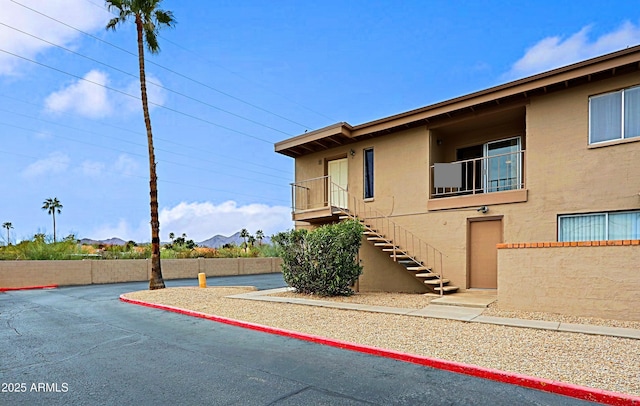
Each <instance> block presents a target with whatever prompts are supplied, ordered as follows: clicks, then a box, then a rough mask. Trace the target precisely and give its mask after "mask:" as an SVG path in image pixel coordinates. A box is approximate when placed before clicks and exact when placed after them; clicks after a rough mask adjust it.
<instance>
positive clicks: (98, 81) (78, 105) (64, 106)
mask: <svg viewBox="0 0 640 406" xmlns="http://www.w3.org/2000/svg"><path fill="white" fill-rule="evenodd" d="M84 79H85V80H77V81H76V82H74V83H72V84H71V85H69V86H67V87H66V88H64V89H62V90H59V91H57V92H54V93H52V94H50V95H49V96H48V97H47V98H46V100H45V107H46V109H47V111H49V112H54V113H60V112H66V111H72V112H75V113H78V114H80V115H82V116H86V117H91V118H101V117H106V116H108V115H110V114H111V112H112V110H113V109H112V107H111V102H110V101H109V98H108V95H107V92H108V90H107V89H106V88H105V87H103V86H105V85H107V83H108V77H107V74H106V73H104V72H100V71H98V70H92V71H90V72H89V73H87V74H86V75H85V76H84Z"/></svg>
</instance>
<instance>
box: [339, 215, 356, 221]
mask: <svg viewBox="0 0 640 406" xmlns="http://www.w3.org/2000/svg"><path fill="white" fill-rule="evenodd" d="M351 218H353V217H351V216H345V215H340V216H339V217H338V220H349V219H351Z"/></svg>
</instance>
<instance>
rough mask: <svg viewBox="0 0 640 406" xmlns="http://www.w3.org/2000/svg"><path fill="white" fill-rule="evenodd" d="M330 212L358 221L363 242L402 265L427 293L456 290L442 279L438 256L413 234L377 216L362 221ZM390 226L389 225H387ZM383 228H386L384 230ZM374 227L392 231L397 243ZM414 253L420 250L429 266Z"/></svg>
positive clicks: (340, 211) (336, 210)
mask: <svg viewBox="0 0 640 406" xmlns="http://www.w3.org/2000/svg"><path fill="white" fill-rule="evenodd" d="M333 212H334V214H335V215H338V216H339V219H340V220H347V219H355V220H358V221H360V222H361V223H362V224H363V225H364V227H365V231H364V235H365V237H366V239H367V241H368V242H369V243H371V244H373V246H374V247H376V248H378V249H380V250H381V251H382V252H384V253H385V254H388V255H389V257H390V258H391V260H393V261H394V262H397V263H398V264H400V265H402V266H404V267H405V269H406V270H407V272H409V274H411V276H413V277H414V278H416V279H417V280H418V281H420V283H422V284H424V286H425V287H426V288H427V289H428V290H429V291H430V292H432V293H437V294H440V295H444V294H448V293H455V292H457V291H458V287H457V286H453V285H451V284H450V281H449V279H445V278H444V277H443V276H442V275H443V272H442V253H440V252H439V251H437V250H436V249H435V248H433V247H431V246H429V245H428V244H426V243H424V242H422V241H420V240H419V239H417V237H415V236H413V234H411V233H409V232H408V231H406V230H404V229H401V228H400V227H399V226H397V225H396V224H393V223H392V222H391V221H390V220H388V219H386V220H385V218H384V217H381V216H377V217H371V218H362V216H359V215H357V214H355V213H353V211H351V210H347V209H341V208H334V210H333ZM381 219H382V221H381ZM390 224H391V226H389V225H390ZM385 225H387V226H386V227H385ZM378 228H380V229H385V230H386V231H387V233H389V232H390V231H391V230H393V233H392V234H393V235H396V236H398V238H397V239H398V240H401V241H394V238H393V236H388V235H385V231H383V230H379V229H378ZM407 236H409V237H410V239H409V238H408V237H407ZM402 242H404V243H405V244H404V245H406V246H405V247H403V246H402V245H403V244H402ZM409 246H411V247H413V248H414V250H411V248H410V247H409ZM422 247H424V248H422ZM416 250H417V251H420V254H422V255H423V256H425V257H426V259H427V260H428V259H431V261H430V264H425V263H424V261H423V260H422V259H421V258H420V257H421V255H420V254H418V253H417V252H413V251H416ZM430 252H432V254H431V256H430V255H429V253H430ZM425 254H426V255H425ZM438 261H439V265H438ZM438 266H439V268H440V272H436V270H435V269H434V268H436V267H438Z"/></svg>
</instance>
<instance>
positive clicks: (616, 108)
mask: <svg viewBox="0 0 640 406" xmlns="http://www.w3.org/2000/svg"><path fill="white" fill-rule="evenodd" d="M634 137H640V86H636V87H630V88H627V89H622V90H619V91H617V92H611V93H606V94H602V95H598V96H591V97H590V98H589V144H595V143H598V142H605V141H614V140H621V139H626V138H634Z"/></svg>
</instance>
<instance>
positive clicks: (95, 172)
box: [81, 161, 104, 177]
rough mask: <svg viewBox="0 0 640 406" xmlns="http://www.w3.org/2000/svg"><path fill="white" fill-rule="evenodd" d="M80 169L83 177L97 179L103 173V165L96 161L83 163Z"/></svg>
mask: <svg viewBox="0 0 640 406" xmlns="http://www.w3.org/2000/svg"><path fill="white" fill-rule="evenodd" d="M81 169H82V174H83V175H85V176H90V177H98V176H100V175H102V174H103V173H104V164H103V163H102V162H97V161H84V162H83V163H82V166H81Z"/></svg>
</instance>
